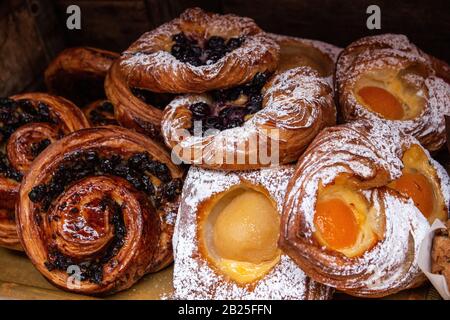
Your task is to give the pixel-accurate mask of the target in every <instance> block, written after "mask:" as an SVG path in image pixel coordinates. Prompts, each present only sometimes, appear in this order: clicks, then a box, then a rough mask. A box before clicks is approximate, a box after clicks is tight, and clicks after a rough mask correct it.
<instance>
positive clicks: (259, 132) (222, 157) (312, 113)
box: [162, 67, 336, 170]
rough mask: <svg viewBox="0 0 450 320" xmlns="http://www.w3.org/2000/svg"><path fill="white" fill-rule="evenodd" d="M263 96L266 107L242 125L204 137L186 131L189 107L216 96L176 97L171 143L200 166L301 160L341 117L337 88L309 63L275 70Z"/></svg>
mask: <svg viewBox="0 0 450 320" xmlns="http://www.w3.org/2000/svg"><path fill="white" fill-rule="evenodd" d="M261 94H262V99H263V100H262V109H261V110H260V111H258V112H256V113H255V114H253V115H252V116H251V118H250V119H248V120H247V121H245V122H244V124H243V125H242V126H238V127H234V128H231V129H225V130H222V131H220V132H215V133H214V134H211V135H203V136H201V137H198V136H195V135H191V134H190V133H189V131H187V130H189V128H191V127H192V125H193V118H192V112H191V111H190V109H189V106H190V105H193V104H195V103H198V102H205V103H207V104H211V105H214V103H215V102H214V101H213V99H212V96H211V95H209V94H203V95H185V96H182V97H178V98H176V99H174V100H173V101H172V102H171V103H170V104H169V105H168V106H167V108H166V109H165V111H164V119H163V121H162V133H163V136H164V139H165V142H166V144H167V145H168V146H169V147H170V148H172V149H173V150H174V151H176V154H177V156H178V157H179V158H180V159H182V160H183V161H185V162H187V163H193V164H196V165H198V166H201V167H205V168H214V169H225V170H246V169H255V168H261V167H265V166H270V165H276V164H278V163H280V164H286V163H290V162H293V161H296V160H297V159H298V157H299V156H300V154H301V152H302V151H303V150H304V149H305V148H306V146H307V145H308V143H309V142H310V141H311V140H312V139H313V138H314V136H315V135H316V134H317V133H318V132H319V131H320V130H321V129H322V128H324V127H327V126H330V125H333V124H334V123H335V121H336V114H335V113H336V111H335V106H334V102H333V93H332V88H331V86H330V84H329V82H328V80H327V79H326V78H322V77H320V76H319V75H318V73H317V72H316V71H315V70H313V69H311V68H309V67H296V68H293V69H289V70H286V71H284V72H281V73H276V74H275V75H273V76H272V77H271V78H270V79H269V81H268V82H267V84H266V85H265V86H264V87H263V88H262V91H261ZM255 142H256V143H255ZM264 144H265V146H266V147H267V149H264V147H262V145H264ZM267 158H268V159H267ZM230 159H233V160H232V161H230Z"/></svg>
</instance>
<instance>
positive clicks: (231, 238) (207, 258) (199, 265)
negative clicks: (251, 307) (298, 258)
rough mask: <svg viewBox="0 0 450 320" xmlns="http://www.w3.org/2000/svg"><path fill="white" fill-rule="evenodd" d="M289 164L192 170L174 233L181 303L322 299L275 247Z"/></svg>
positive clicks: (322, 290)
mask: <svg viewBox="0 0 450 320" xmlns="http://www.w3.org/2000/svg"><path fill="white" fill-rule="evenodd" d="M293 171H294V167H293V166H281V167H277V168H268V169H261V170H259V171H246V172H224V171H211V170H205V169H201V168H198V167H191V168H190V170H189V172H188V175H187V178H186V181H185V185H184V188H183V193H182V200H181V204H180V210H179V214H178V216H177V222H176V225H175V234H174V255H175V268H174V288H175V297H176V298H180V299H301V300H303V299H327V298H329V297H330V296H331V289H330V288H329V287H326V286H323V285H321V284H318V283H316V282H314V281H312V280H310V279H309V278H308V277H307V276H306V275H305V273H304V272H303V271H302V270H301V269H300V268H299V267H297V265H296V264H295V263H294V262H293V261H292V260H291V259H290V258H289V257H288V256H286V255H285V254H284V253H283V252H282V251H281V250H280V249H279V248H278V245H277V240H278V236H279V232H280V223H279V214H280V212H281V207H282V204H283V197H284V194H285V190H286V186H287V183H288V181H289V178H290V177H291V176H292V173H293Z"/></svg>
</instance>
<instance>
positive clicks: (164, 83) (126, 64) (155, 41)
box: [119, 8, 279, 93]
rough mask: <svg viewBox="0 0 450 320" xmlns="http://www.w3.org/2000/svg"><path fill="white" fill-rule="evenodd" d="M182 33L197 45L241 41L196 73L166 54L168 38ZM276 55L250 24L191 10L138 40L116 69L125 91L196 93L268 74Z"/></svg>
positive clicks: (270, 43) (275, 49) (247, 20)
mask: <svg viewBox="0 0 450 320" xmlns="http://www.w3.org/2000/svg"><path fill="white" fill-rule="evenodd" d="M181 32H183V33H186V34H189V35H191V36H193V37H196V38H198V39H200V40H201V41H204V40H206V39H208V38H210V37H211V36H221V37H222V38H225V39H229V38H231V37H240V36H244V37H245V40H244V42H243V44H242V45H241V46H240V47H239V48H237V49H235V50H233V51H231V52H229V53H227V54H226V55H225V56H224V57H222V58H221V59H219V60H218V61H217V62H215V63H212V64H208V65H202V66H198V67H196V66H193V65H191V64H189V63H184V62H181V61H179V60H177V59H176V58H175V57H174V56H173V55H171V54H170V52H169V51H170V47H171V46H172V44H173V40H172V36H174V35H176V34H179V33H181ZM278 50H279V48H278V45H277V44H276V43H275V42H274V41H273V40H271V39H270V38H269V37H268V36H267V35H266V34H265V33H263V32H262V31H261V29H260V28H259V27H258V26H257V25H256V24H255V22H254V21H253V20H252V19H250V18H244V17H238V16H235V15H231V14H227V15H219V14H213V13H206V12H204V11H202V10H201V9H200V8H193V9H187V10H186V11H185V12H183V13H182V14H181V16H180V17H179V18H177V19H174V20H172V21H170V22H168V23H166V24H163V25H162V26H160V27H158V28H156V29H155V30H153V31H150V32H147V33H145V34H144V35H142V36H141V38H140V39H138V40H137V41H136V42H135V43H133V44H132V45H131V46H130V47H129V48H128V49H127V50H126V51H125V52H123V53H122V56H121V58H120V64H119V65H120V67H119V68H120V72H121V73H122V75H123V77H124V78H125V80H126V82H127V84H128V85H130V86H134V87H139V88H143V89H148V90H150V91H153V92H172V93H188V92H191V93H201V92H205V91H208V90H212V89H218V88H227V87H231V86H234V85H238V84H242V83H245V82H248V81H249V80H251V79H252V78H253V77H254V75H255V74H257V73H258V72H265V71H267V70H269V71H273V70H274V69H275V68H276V65H277V62H278Z"/></svg>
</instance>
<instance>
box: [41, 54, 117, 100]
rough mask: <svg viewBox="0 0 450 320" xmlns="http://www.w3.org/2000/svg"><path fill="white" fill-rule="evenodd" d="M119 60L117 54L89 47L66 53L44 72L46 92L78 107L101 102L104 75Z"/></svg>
mask: <svg viewBox="0 0 450 320" xmlns="http://www.w3.org/2000/svg"><path fill="white" fill-rule="evenodd" d="M118 57H119V54H118V53H115V52H111V51H106V50H101V49H97V48H91V47H74V48H68V49H65V50H63V51H62V52H61V53H60V54H59V55H58V56H57V57H56V58H55V59H54V60H53V61H52V62H51V63H50V64H49V65H48V67H47V69H46V70H45V74H44V77H45V84H46V86H47V89H48V91H49V92H50V93H52V94H56V95H59V96H63V97H65V98H67V99H69V100H70V101H73V102H74V103H75V104H77V105H78V106H79V107H84V106H85V105H87V104H88V103H90V102H93V101H94V100H97V99H101V98H104V96H105V93H104V90H103V82H104V80H105V77H106V73H107V72H108V70H109V68H110V66H111V64H112V63H113V62H114V61H115V60H116V59H117V58H118Z"/></svg>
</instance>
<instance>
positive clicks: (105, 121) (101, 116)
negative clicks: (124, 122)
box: [83, 100, 119, 127]
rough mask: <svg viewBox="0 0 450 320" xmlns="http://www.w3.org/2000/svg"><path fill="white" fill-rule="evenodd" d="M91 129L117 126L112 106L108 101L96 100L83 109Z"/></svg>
mask: <svg viewBox="0 0 450 320" xmlns="http://www.w3.org/2000/svg"><path fill="white" fill-rule="evenodd" d="M83 113H84V114H85V115H86V118H88V120H89V123H90V124H91V126H92V127H99V126H106V125H118V124H119V123H118V121H117V120H116V118H115V117H114V106H113V104H112V103H111V102H109V101H108V100H96V101H94V102H92V103H90V104H88V105H87V106H86V107H85V108H83Z"/></svg>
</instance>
